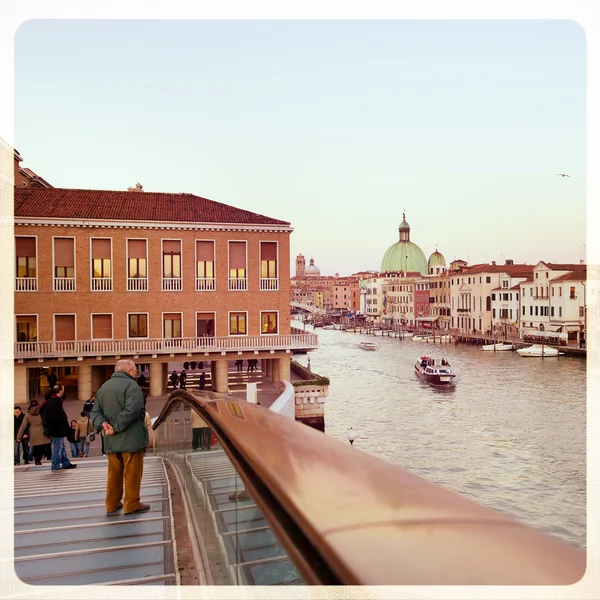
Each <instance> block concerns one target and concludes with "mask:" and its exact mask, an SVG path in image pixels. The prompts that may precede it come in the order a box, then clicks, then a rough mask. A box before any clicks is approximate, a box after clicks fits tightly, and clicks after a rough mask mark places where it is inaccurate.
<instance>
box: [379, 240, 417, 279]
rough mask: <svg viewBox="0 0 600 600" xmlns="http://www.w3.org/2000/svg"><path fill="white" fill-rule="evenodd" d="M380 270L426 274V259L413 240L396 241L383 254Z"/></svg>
mask: <svg viewBox="0 0 600 600" xmlns="http://www.w3.org/2000/svg"><path fill="white" fill-rule="evenodd" d="M381 271H382V272H386V271H413V272H419V273H422V274H423V275H426V274H427V259H426V258H425V254H423V250H421V248H419V246H417V245H416V244H415V243H413V242H396V243H395V244H393V245H391V246H390V247H389V248H388V249H387V250H386V253H385V254H384V255H383V260H382V261H381Z"/></svg>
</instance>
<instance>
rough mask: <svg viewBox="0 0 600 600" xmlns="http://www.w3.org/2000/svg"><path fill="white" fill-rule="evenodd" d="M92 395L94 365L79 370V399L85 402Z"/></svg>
mask: <svg viewBox="0 0 600 600" xmlns="http://www.w3.org/2000/svg"><path fill="white" fill-rule="evenodd" d="M91 395H92V365H85V364H84V365H80V366H79V367H78V368H77V399H78V400H79V401H80V402H85V401H86V400H87V399H88V398H89V397H90V396H91Z"/></svg>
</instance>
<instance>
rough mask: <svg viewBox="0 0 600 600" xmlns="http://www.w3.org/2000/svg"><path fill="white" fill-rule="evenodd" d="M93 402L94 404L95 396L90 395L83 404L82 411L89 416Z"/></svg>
mask: <svg viewBox="0 0 600 600" xmlns="http://www.w3.org/2000/svg"><path fill="white" fill-rule="evenodd" d="M94 402H96V396H94V394H92V395H91V396H90V397H89V398H88V399H87V400H86V401H85V402H84V403H83V410H84V411H85V413H86V414H88V415H89V414H90V413H91V412H92V408H94Z"/></svg>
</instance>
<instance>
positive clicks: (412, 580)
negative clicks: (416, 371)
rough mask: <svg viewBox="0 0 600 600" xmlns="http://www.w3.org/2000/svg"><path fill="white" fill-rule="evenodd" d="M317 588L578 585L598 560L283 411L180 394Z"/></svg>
mask: <svg viewBox="0 0 600 600" xmlns="http://www.w3.org/2000/svg"><path fill="white" fill-rule="evenodd" d="M179 402H183V403H185V404H187V405H189V406H190V408H191V409H192V410H195V411H196V412H198V413H199V414H200V415H201V416H202V417H203V418H204V419H205V420H206V421H207V423H208V424H209V425H210V427H211V428H212V429H213V431H214V432H215V435H216V436H217V438H218V439H219V441H220V442H221V444H222V445H223V447H224V449H225V451H226V453H227V455H228V456H229V458H230V460H231V461H232V463H233V465H234V467H235V468H236V469H237V470H238V472H239V474H240V476H241V477H242V479H243V481H244V483H245V484H246V486H247V488H248V490H249V491H250V493H251V494H252V496H253V498H254V499H255V501H256V503H257V505H258V506H259V508H260V509H261V510H262V512H263V514H264V516H265V518H266V519H267V521H268V522H269V525H271V527H272V528H273V530H274V531H275V533H276V535H277V536H278V537H279V538H280V541H281V544H282V545H283V547H284V548H285V550H286V551H287V552H288V555H289V556H290V559H291V560H292V562H294V564H295V565H296V567H297V568H298V570H299V571H300V573H301V574H302V576H303V577H304V579H305V580H306V582H307V583H309V584H324V585H326V584H329V585H335V584H344V585H570V584H573V583H576V582H577V581H579V579H581V578H582V577H583V575H584V573H585V569H586V553H585V551H583V550H580V549H578V548H575V547H572V546H570V545H569V544H567V543H565V542H562V541H560V540H558V539H555V538H554V537H552V536H550V535H547V534H545V533H543V532H541V531H538V530H536V529H533V528H531V527H528V526H526V525H524V524H522V523H519V522H517V521H514V520H512V519H510V518H508V517H506V516H504V515H502V514H501V513H499V512H497V511H495V510H492V509H490V508H486V507H484V506H481V505H479V504H477V503H475V502H473V501H471V500H468V499H466V498H464V497H462V496H460V495H458V494H456V493H454V492H451V491H449V490H447V489H445V488H443V487H441V486H439V485H436V484H433V483H431V482H428V481H426V480H425V479H422V478H420V477H418V476H416V475H412V474H410V473H408V472H407V471H404V470H403V469H400V468H399V467H396V466H394V465H391V464H388V463H386V462H385V461H383V460H381V459H379V458H377V457H374V456H371V455H369V454H367V453H365V452H361V451H360V450H358V449H357V448H354V447H351V446H350V445H346V444H344V443H342V442H340V441H339V440H335V439H333V438H331V437H328V436H327V435H324V434H323V433H321V432H319V431H317V430H315V429H312V428H311V427H307V426H306V425H302V424H300V423H296V422H294V421H292V420H290V419H287V418H285V417H283V416H281V415H279V414H277V413H274V412H271V411H269V410H267V409H264V408H262V407H261V406H257V405H255V404H251V403H247V402H244V401H237V400H232V399H231V397H229V396H227V395H224V394H217V393H214V392H209V391H198V392H195V393H194V394H191V393H190V392H188V391H187V390H176V391H175V392H173V393H172V394H171V395H170V396H169V399H168V401H167V403H166V404H165V406H164V408H163V410H162V412H161V413H160V415H159V417H158V418H157V419H156V421H155V423H154V425H153V428H154V429H156V428H157V427H158V426H159V425H160V424H161V423H162V422H163V421H164V420H165V419H166V418H167V416H168V415H169V413H170V412H171V410H172V408H173V407H174V406H175V405H177V404H178V403H179Z"/></svg>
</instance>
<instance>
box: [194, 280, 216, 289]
mask: <svg viewBox="0 0 600 600" xmlns="http://www.w3.org/2000/svg"><path fill="white" fill-rule="evenodd" d="M214 290H215V278H214V277H196V291H197V292H214Z"/></svg>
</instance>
